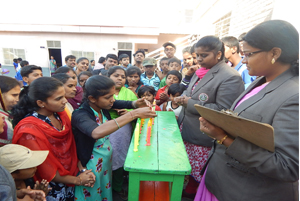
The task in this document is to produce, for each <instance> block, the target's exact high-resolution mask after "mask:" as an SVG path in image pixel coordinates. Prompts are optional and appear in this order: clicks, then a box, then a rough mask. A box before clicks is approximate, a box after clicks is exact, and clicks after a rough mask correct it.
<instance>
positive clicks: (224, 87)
mask: <svg viewBox="0 0 300 201" xmlns="http://www.w3.org/2000/svg"><path fill="white" fill-rule="evenodd" d="M197 81H198V76H197V75H196V73H195V74H194V75H193V77H192V79H191V82H190V84H189V87H188V89H187V90H186V91H185V92H184V94H185V95H186V96H188V97H191V99H189V100H188V104H187V107H185V108H183V109H182V110H181V113H180V115H179V117H178V124H179V125H180V124H181V123H182V122H183V127H182V138H183V140H184V141H187V142H189V143H193V144H196V145H201V146H207V147H211V146H212V139H211V138H210V137H208V136H207V135H205V134H202V132H201V131H200V130H199V127H200V123H199V117H200V115H199V113H198V112H197V110H196V109H195V107H194V104H199V105H203V106H205V107H208V108H211V109H214V110H222V109H229V108H230V106H231V105H232V103H233V102H234V100H235V99H236V98H237V97H238V96H239V95H240V94H241V93H242V92H243V91H244V89H245V88H244V83H243V80H242V77H241V76H240V74H239V73H238V72H237V71H236V70H234V69H233V68H231V67H229V66H228V65H227V64H226V63H225V62H224V61H220V62H219V63H218V64H216V65H215V66H214V67H212V68H211V69H210V70H209V71H208V72H207V73H206V75H205V76H204V77H203V78H202V80H201V81H200V82H199V83H198V85H197V86H196V87H195V89H194V90H193V92H192V88H193V86H194V85H195V83H196V82H197Z"/></svg>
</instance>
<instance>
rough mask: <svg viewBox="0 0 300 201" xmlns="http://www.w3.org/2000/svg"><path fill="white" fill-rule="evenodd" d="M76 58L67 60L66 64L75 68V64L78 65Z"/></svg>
mask: <svg viewBox="0 0 300 201" xmlns="http://www.w3.org/2000/svg"><path fill="white" fill-rule="evenodd" d="M75 60H76V59H68V60H67V61H66V65H67V66H68V67H70V68H74V67H75V65H76V61H75Z"/></svg>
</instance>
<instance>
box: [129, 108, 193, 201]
mask: <svg viewBox="0 0 300 201" xmlns="http://www.w3.org/2000/svg"><path fill="white" fill-rule="evenodd" d="M156 113H157V117H155V120H154V125H152V136H151V146H146V137H147V128H146V127H147V122H148V120H149V119H145V124H144V126H143V130H142V133H141V134H140V140H139V146H138V151H137V152H134V151H133V144H134V137H132V141H131V144H130V147H129V150H128V154H127V157H126V160H125V164H124V169H125V170H126V171H129V189H128V200H130V201H138V198H139V190H140V181H166V182H170V184H171V185H170V186H171V191H170V200H171V201H176V200H178V201H180V200H181V194H182V189H183V182H184V176H185V175H189V174H190V173H191V165H190V163H189V160H188V156H187V153H186V151H185V147H184V144H183V141H182V138H181V134H180V131H179V128H178V124H177V121H176V118H175V114H174V113H173V112H156Z"/></svg>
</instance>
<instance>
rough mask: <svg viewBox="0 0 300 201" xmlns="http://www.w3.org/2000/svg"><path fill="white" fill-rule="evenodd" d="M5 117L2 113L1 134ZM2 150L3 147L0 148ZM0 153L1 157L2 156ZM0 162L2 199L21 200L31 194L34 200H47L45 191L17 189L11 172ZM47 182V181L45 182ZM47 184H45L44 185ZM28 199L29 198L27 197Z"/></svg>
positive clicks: (0, 192)
mask: <svg viewBox="0 0 300 201" xmlns="http://www.w3.org/2000/svg"><path fill="white" fill-rule="evenodd" d="M4 126H5V125H4V119H3V115H2V114H0V134H1V133H2V132H3V131H4ZM0 150H2V148H0ZM1 155H2V154H0V158H1ZM0 160H1V159H0ZM1 164H2V162H0V195H1V197H0V198H1V200H17V198H18V200H21V199H23V198H24V197H25V196H29V197H30V198H31V199H33V200H34V201H45V200H46V199H45V193H44V192H43V191H41V190H32V189H30V188H23V189H20V190H17V189H16V184H15V182H14V179H13V177H12V176H11V174H10V172H9V171H8V170H7V169H6V168H5V167H3V166H2V165H1ZM45 183H46V184H47V181H46V182H45ZM42 186H45V185H42ZM26 200H27V199H26Z"/></svg>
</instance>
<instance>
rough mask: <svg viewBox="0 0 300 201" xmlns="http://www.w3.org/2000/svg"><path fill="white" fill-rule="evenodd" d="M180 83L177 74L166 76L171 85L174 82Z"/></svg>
mask: <svg viewBox="0 0 300 201" xmlns="http://www.w3.org/2000/svg"><path fill="white" fill-rule="evenodd" d="M175 83H179V78H178V77H177V76H176V75H168V77H167V78H166V84H167V85H168V86H171V85H172V84H175Z"/></svg>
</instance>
